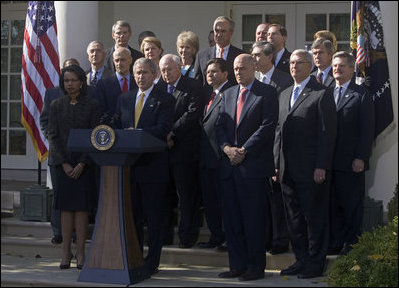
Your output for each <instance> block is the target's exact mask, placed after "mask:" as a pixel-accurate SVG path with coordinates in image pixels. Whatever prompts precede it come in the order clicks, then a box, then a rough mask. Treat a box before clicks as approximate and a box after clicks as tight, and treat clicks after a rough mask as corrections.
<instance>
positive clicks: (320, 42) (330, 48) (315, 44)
mask: <svg viewBox="0 0 399 288" xmlns="http://www.w3.org/2000/svg"><path fill="white" fill-rule="evenodd" d="M321 46H324V47H326V49H327V52H328V54H333V53H334V45H333V43H332V42H331V41H330V40H327V39H325V38H317V39H316V40H315V41H314V42H313V44H312V47H311V49H312V50H313V49H316V48H319V47H321Z"/></svg>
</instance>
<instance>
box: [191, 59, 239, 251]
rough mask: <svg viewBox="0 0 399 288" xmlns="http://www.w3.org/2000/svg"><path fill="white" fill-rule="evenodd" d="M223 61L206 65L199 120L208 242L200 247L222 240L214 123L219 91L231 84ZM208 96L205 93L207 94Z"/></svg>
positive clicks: (214, 245) (219, 153)
mask: <svg viewBox="0 0 399 288" xmlns="http://www.w3.org/2000/svg"><path fill="white" fill-rule="evenodd" d="M227 75H228V72H227V63H226V61H225V60H223V59H222V58H213V59H211V60H209V61H208V64H207V66H206V80H207V82H208V85H209V86H210V87H212V90H211V91H209V93H208V94H209V97H208V99H207V101H206V102H205V108H204V112H203V116H202V120H201V124H202V125H201V141H200V166H199V167H200V180H201V191H202V199H203V204H204V208H205V218H206V223H207V225H208V228H209V231H210V232H211V236H210V238H209V241H208V242H200V243H198V246H199V247H200V248H215V247H218V246H220V245H222V244H223V242H224V240H225V236H224V231H223V225H222V213H221V203H220V188H219V161H220V158H221V151H220V148H219V145H218V143H217V139H216V132H215V123H216V120H217V117H218V115H219V105H220V103H221V101H222V97H223V92H224V91H225V90H226V89H227V88H230V87H231V86H232V85H231V83H230V82H228V81H227ZM207 96H208V95H207Z"/></svg>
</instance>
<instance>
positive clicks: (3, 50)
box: [1, 48, 22, 73]
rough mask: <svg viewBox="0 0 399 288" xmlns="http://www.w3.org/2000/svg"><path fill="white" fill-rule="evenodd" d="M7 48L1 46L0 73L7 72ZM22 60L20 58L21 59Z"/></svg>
mask: <svg viewBox="0 0 399 288" xmlns="http://www.w3.org/2000/svg"><path fill="white" fill-rule="evenodd" d="M7 52H8V49H7V48H1V73H7V65H8V53H7ZM21 61H22V59H21Z"/></svg>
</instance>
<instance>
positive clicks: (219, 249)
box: [216, 242, 227, 252]
mask: <svg viewBox="0 0 399 288" xmlns="http://www.w3.org/2000/svg"><path fill="white" fill-rule="evenodd" d="M216 251H219V252H227V242H224V243H223V244H222V245H219V246H218V247H217V248H216Z"/></svg>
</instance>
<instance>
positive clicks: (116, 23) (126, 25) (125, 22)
mask: <svg viewBox="0 0 399 288" xmlns="http://www.w3.org/2000/svg"><path fill="white" fill-rule="evenodd" d="M118 26H121V27H127V29H128V30H129V33H130V34H131V33H132V28H130V24H129V22H127V21H125V20H118V21H116V22H115V24H114V25H112V34H114V33H115V30H116V27H118Z"/></svg>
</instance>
